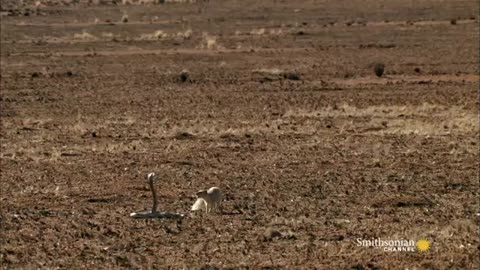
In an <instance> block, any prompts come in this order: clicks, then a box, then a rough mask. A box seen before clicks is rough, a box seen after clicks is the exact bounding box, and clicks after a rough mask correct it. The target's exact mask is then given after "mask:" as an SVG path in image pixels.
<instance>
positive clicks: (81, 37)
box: [73, 31, 97, 40]
mask: <svg viewBox="0 0 480 270" xmlns="http://www.w3.org/2000/svg"><path fill="white" fill-rule="evenodd" d="M73 39H76V40H96V39H97V37H96V36H94V35H92V34H90V33H88V32H86V31H83V32H82V33H80V34H78V33H76V34H74V35H73Z"/></svg>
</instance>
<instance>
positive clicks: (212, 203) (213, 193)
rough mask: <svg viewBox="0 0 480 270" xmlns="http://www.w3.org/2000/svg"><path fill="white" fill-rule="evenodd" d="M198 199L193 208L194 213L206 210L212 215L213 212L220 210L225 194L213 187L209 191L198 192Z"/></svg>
mask: <svg viewBox="0 0 480 270" xmlns="http://www.w3.org/2000/svg"><path fill="white" fill-rule="evenodd" d="M197 197H198V199H197V200H196V201H195V203H194V204H193V206H192V211H197V210H203V209H205V213H210V212H211V211H212V210H215V209H218V208H220V203H221V202H222V200H223V193H222V191H221V190H220V189H219V188H218V187H211V188H210V189H208V190H200V191H199V192H197Z"/></svg>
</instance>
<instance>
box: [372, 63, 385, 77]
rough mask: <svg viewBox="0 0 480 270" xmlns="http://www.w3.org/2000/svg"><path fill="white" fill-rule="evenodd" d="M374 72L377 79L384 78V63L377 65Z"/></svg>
mask: <svg viewBox="0 0 480 270" xmlns="http://www.w3.org/2000/svg"><path fill="white" fill-rule="evenodd" d="M373 72H374V73H375V75H377V77H382V76H383V73H384V72H385V65H384V64H383V63H376V64H375V66H374V67H373Z"/></svg>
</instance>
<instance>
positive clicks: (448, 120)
mask: <svg viewBox="0 0 480 270" xmlns="http://www.w3.org/2000/svg"><path fill="white" fill-rule="evenodd" d="M284 117H287V118H288V117H303V118H328V117H330V118H334V119H338V120H339V121H340V120H342V119H344V120H345V119H350V118H352V117H353V118H368V119H369V120H368V122H367V123H365V122H363V123H358V125H357V127H358V128H360V130H363V131H364V132H369V133H378V134H417V135H445V134H451V133H455V134H471V133H475V132H477V131H478V128H479V125H478V118H477V116H476V114H475V112H473V111H471V110H468V109H465V108H462V107H460V106H451V107H446V106H442V105H437V104H429V103H424V104H422V105H417V106H414V105H405V106H384V105H380V106H370V107H366V108H358V107H355V106H351V105H349V104H343V105H341V106H335V107H331V106H328V107H325V108H323V109H320V110H318V109H317V110H303V109H290V110H287V111H286V113H285V114H284ZM432 119H433V120H432Z"/></svg>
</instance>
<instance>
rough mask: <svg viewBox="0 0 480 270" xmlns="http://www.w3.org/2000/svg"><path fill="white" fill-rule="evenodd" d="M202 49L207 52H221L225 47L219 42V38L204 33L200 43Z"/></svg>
mask: <svg viewBox="0 0 480 270" xmlns="http://www.w3.org/2000/svg"><path fill="white" fill-rule="evenodd" d="M199 47H200V49H207V50H221V49H224V47H223V46H222V45H220V44H218V42H217V37H216V36H212V35H209V34H208V33H206V32H204V33H203V35H202V41H201V43H200V46H199Z"/></svg>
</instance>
